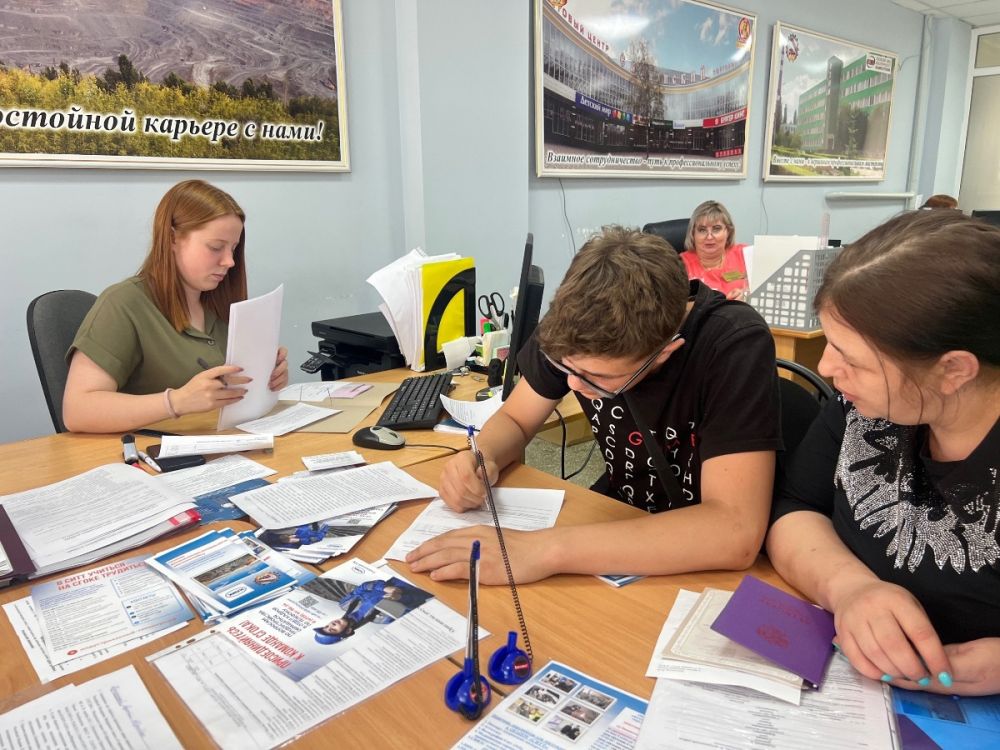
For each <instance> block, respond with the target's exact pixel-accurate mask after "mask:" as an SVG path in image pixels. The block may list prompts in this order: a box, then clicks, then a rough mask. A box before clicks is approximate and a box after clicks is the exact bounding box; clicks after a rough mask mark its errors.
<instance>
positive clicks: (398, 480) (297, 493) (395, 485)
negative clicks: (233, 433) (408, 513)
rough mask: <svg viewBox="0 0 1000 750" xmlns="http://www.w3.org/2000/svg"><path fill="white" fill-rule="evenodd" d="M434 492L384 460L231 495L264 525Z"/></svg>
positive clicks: (279, 524)
mask: <svg viewBox="0 0 1000 750" xmlns="http://www.w3.org/2000/svg"><path fill="white" fill-rule="evenodd" d="M435 495H437V490H435V489H434V488H433V487H430V486H428V485H426V484H424V483H423V482H418V481H417V480H416V479H414V478H413V477H411V476H410V475H409V474H407V473H406V472H405V471H403V470H402V469H399V468H397V467H396V466H394V465H393V464H392V463H390V462H388V461H384V462H382V463H378V464H372V465H371V466H359V467H358V468H356V469H345V470H344V471H338V472H335V473H331V474H326V475H324V476H320V477H315V478H313V479H302V480H299V481H295V482H278V483H276V484H272V485H271V486H269V487H261V488H260V489H257V490H251V491H250V492H244V493H242V494H239V495H233V497H232V498H230V499H231V500H232V502H233V503H234V504H235V505H236V506H237V507H238V508H239V509H240V510H242V511H243V512H244V513H246V514H247V515H249V516H250V517H251V518H253V519H254V520H256V521H257V522H258V523H259V524H260V525H261V526H263V527H264V528H265V529H281V528H285V527H287V526H301V525H302V524H306V523H312V522H313V521H321V520H323V519H324V518H332V517H333V516H342V515H344V514H345V513H352V512H354V511H357V510H364V509H365V508H374V507H375V506H376V505H387V504H388V503H398V502H402V501H404V500H417V499H418V498H425V497H434V496H435Z"/></svg>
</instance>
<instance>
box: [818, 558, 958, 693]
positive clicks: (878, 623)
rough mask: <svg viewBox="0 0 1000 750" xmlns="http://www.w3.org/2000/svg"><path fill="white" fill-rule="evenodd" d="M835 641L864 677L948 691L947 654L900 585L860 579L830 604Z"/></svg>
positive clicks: (949, 669)
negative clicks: (835, 632) (835, 634)
mask: <svg viewBox="0 0 1000 750" xmlns="http://www.w3.org/2000/svg"><path fill="white" fill-rule="evenodd" d="M831 605H832V609H833V613H834V623H835V625H836V629H837V642H839V646H840V648H841V650H842V651H843V652H844V655H845V656H847V658H848V659H850V661H851V664H853V665H854V668H855V669H857V670H858V671H859V672H861V673H862V674H863V675H865V676H866V677H870V678H872V679H874V680H882V681H884V682H889V681H892V683H893V684H894V685H899V686H900V687H906V686H911V685H912V686H913V687H914V689H929V688H931V686H933V689H936V690H938V691H939V692H950V688H951V685H952V682H953V677H954V672H953V669H952V662H951V660H950V658H949V653H948V652H947V651H946V649H945V647H944V646H942V645H941V640H940V639H939V638H938V635H937V632H936V631H935V630H934V626H933V625H931V622H930V620H929V619H928V618H927V613H926V612H924V608H923V607H922V606H920V603H919V602H918V601H917V599H916V597H914V596H913V594H911V593H910V592H909V591H907V590H906V589H904V588H903V587H902V586H897V585H895V584H893V583H886V582H885V581H880V580H872V579H870V578H867V579H858V580H856V581H854V582H852V584H851V585H849V586H847V587H845V588H843V589H842V590H841V591H838V594H837V597H836V599H835V600H834V601H832V602H831Z"/></svg>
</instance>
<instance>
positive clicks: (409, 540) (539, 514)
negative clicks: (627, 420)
mask: <svg viewBox="0 0 1000 750" xmlns="http://www.w3.org/2000/svg"><path fill="white" fill-rule="evenodd" d="M564 494H565V493H564V492H563V491H562V490H536V489H517V488H515V487H494V488H493V500H494V502H495V503H496V508H497V517H498V518H499V519H500V525H501V526H502V527H503V528H505V529H518V530H522V531H533V530H535V529H548V528H551V527H553V526H555V523H556V518H558V517H559V511H560V510H561V509H562V503H563V496H564ZM477 524H486V525H488V526H492V525H493V515H492V514H491V513H490V512H489V510H487V509H486V508H480V509H479V510H472V511H467V512H465V513H456V512H455V511H453V510H449V508H448V506H446V505H445V504H444V500H441V499H440V498H437V499H436V500H434V501H433V502H432V503H431V504H430V505H428V506H427V507H426V508H424V510H423V512H421V514H420V515H419V516H417V517H416V519H415V520H414V521H413V524H412V525H411V526H410V528H408V529H407V530H406V531H404V532H403V533H402V535H400V537H399V539H397V540H396V541H395V542H394V543H393V545H392V547H391V548H390V549H389V551H388V552H386V553H385V557H386V559H389V560H402V559H404V558H405V557H406V554H407V553H408V552H409V551H410V550H413V549H416V548H417V547H419V546H420V545H421V544H423V543H424V542H426V541H427V540H428V539H433V538H434V537H436V536H438V535H440V534H443V533H445V532H446V531H451V530H452V529H464V528H468V527H469V526H476V525H477Z"/></svg>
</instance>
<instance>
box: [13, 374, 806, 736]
mask: <svg viewBox="0 0 1000 750" xmlns="http://www.w3.org/2000/svg"><path fill="white" fill-rule="evenodd" d="M379 375H382V376H383V377H387V376H388V374H387V373H380V374H379ZM369 377H373V376H369ZM397 377H398V376H397ZM471 382H472V383H473V384H474V385H475V386H476V387H480V386H481V384H479V383H477V382H475V381H471ZM473 390H474V389H473ZM375 416H376V415H372V416H371V417H370V420H371V421H372V422H373V421H374V419H375ZM187 419H188V423H191V424H192V427H191V428H190V429H196V428H197V427H198V419H201V420H205V415H201V417H198V418H187ZM178 422H179V423H180V422H184V420H179V421H178ZM185 424H187V423H185ZM206 424H207V423H206ZM175 426H178V425H175ZM418 434H420V433H418V432H412V433H411V432H408V433H407V437H408V438H409V437H410V436H411V435H413V436H414V440H413V442H417V440H416V439H415V436H416V435H418ZM424 434H426V435H428V436H433V438H434V442H436V443H439V444H454V445H455V447H464V445H465V439H464V437H463V436H461V435H447V434H444V433H431V432H428V431H425V432H424ZM446 441H447V442H446ZM349 443H350V436H349V435H337V434H334V435H331V434H314V433H292V434H291V435H287V436H283V437H280V438H277V439H276V445H275V450H274V451H273V452H271V453H267V454H262V453H260V452H258V453H255V454H251V457H252V458H254V459H255V460H258V461H260V462H261V463H264V464H267V465H269V466H271V467H272V468H275V469H278V470H279V471H280V472H283V473H285V472H291V471H297V470H299V469H301V468H302V465H301V461H300V457H301V456H303V455H309V454H310V453H322V452H330V451H335V450H343V449H346V448H348V447H350V446H349ZM417 451H418V449H416V448H413V449H407V450H402V451H394V452H383V451H365V454H366V457H367V458H368V460H370V461H377V460H392V461H394V462H397V463H399V464H400V465H404V466H408V469H407V470H408V471H409V472H410V473H411V474H413V475H414V476H415V477H417V478H418V479H421V480H422V481H425V482H427V483H428V484H431V485H436V484H437V480H438V476H439V474H440V471H441V468H442V465H443V462H444V460H445V458H443V457H439V458H437V459H436V460H427V459H428V458H429V457H430V458H433V455H431V456H428V455H427V454H424V453H417ZM444 452H445V451H443V450H438V455H439V456H441V454H443V453H444ZM430 453H433V452H432V451H430ZM120 457H121V443H120V440H119V438H118V436H117V435H68V434H66V435H53V436H49V437H44V438H37V439H35V440H29V441H24V442H21V443H13V444H9V445H3V446H0V465H2V466H4V467H5V471H4V472H3V473H2V474H0V494H6V493H10V492H14V491H18V490H22V489H27V488H30V487H36V486H39V485H41V484H45V483H49V482H54V481H58V480H60V479H64V478H66V477H69V476H72V475H74V474H78V473H80V472H82V471H85V470H87V469H90V468H93V467H94V466H97V465H100V464H104V463H109V462H114V461H117V460H120ZM12 467H21V468H22V469H23V470H22V471H16V470H12ZM501 484H502V485H507V486H514V487H542V488H555V489H563V490H565V492H566V498H565V502H564V505H563V509H562V512H561V513H560V516H559V520H558V523H559V524H560V525H565V524H578V523H586V522H593V521H603V520H615V519H624V518H629V517H634V516H635V515H636V514H637V513H640V512H641V511H639V510H636V509H634V508H631V507H629V506H626V505H624V504H622V503H617V502H614V501H612V500H609V499H607V498H605V497H602V496H599V495H596V494H594V493H592V492H590V491H588V490H586V489H583V488H581V487H578V486H575V485H571V484H569V483H567V482H563V481H561V480H559V479H557V478H555V477H553V476H550V475H548V474H544V473H542V472H539V471H536V470H534V469H531V468H528V467H524V466H515V467H512V468H510V469H508V470H507V471H506V472H504V474H503V476H502V477H501ZM424 505H425V503H424V502H413V503H406V504H404V505H403V506H402V507H401V508H400V509H399V510H398V511H397V512H396V513H394V514H392V515H391V516H389V518H387V519H385V520H384V521H382V522H381V523H380V524H378V526H376V527H375V528H374V529H373V530H372V531H371V532H370V533H369V534H368V536H366V537H365V538H364V539H363V540H362V541H361V542H360V543H359V544H358V545H357V546H356V547H355V549H354V550H352V556H357V557H360V558H361V559H363V560H366V561H374V560H377V559H379V558H381V557H382V555H383V554H384V553H385V551H386V550H387V549H388V548H389V546H390V545H391V544H392V542H393V541H395V539H396V538H397V537H398V536H399V535H400V534H401V533H402V532H403V530H405V529H406V528H407V527H408V526H409V525H410V524H411V523H412V521H413V520H414V518H416V516H417V515H418V514H419V513H420V511H421V510H422V509H423V507H424ZM229 525H231V526H233V527H239V526H240V523H239V522H232V523H230V524H229ZM243 527H244V528H245V527H246V526H245V525H244V526H243ZM202 531H203V529H200V528H199V529H198V530H194V531H190V532H187V536H194V535H196V534H198V533H201V532H202ZM182 538H183V537H175V538H172V539H170V540H166V541H160V542H156V543H153V544H151V545H148V546H147V547H145V548H142V549H141V550H132V551H130V552H126V553H123V554H122V555H119V556H118V557H120V558H123V557H130V556H134V555H136V554H138V553H139V552H140V551H151V550H154V549H161V548H164V547H168V546H173V545H175V544H177V543H178V542H179V541H180V540H181V539H182ZM341 561H342V559H337V560H333V561H328V562H327V563H325V564H324V565H323V566H322V567H323V568H325V569H329V568H331V567H334V566H335V565H337V564H339V563H340V562H341ZM105 562H107V561H102V563H99V564H104V563H105ZM392 565H393V567H394V568H395V569H396V570H398V571H399V572H400V573H402V574H403V575H404V576H406V577H408V578H410V579H411V580H412V581H413V582H414V583H415V584H416V585H418V586H421V587H423V588H425V589H427V590H429V591H431V592H432V593H433V594H434V595H435V596H436V597H437V598H438V599H440V600H441V601H442V602H443V603H444V604H446V605H448V606H450V607H452V608H453V609H455V610H457V611H459V612H462V613H464V612H465V611H466V608H467V603H468V588H467V585H466V583H465V582H451V583H435V582H432V581H431V580H430V579H429V578H428V577H427V576H425V575H417V574H411V573H410V572H409V570H408V569H407V568H406V566H405V565H403V564H402V563H398V562H393V563H392ZM749 572H751V573H753V574H754V575H757V576H758V577H761V578H763V579H765V580H768V581H771V582H775V583H777V584H778V585H781V586H782V587H783V588H786V589H788V587H787V586H785V585H784V584H782V583H781V582H780V581H779V580H778V578H777V575H776V574H775V573H774V571H773V569H772V568H771V566H770V565H769V564H768V563H767V562H766V561H765V560H763V559H761V560H758V562H757V564H756V565H755V566H754V568H753V570H751V571H749ZM59 575H61V574H56V576H55V577H58V576H59ZM742 576H743V574H742V573H728V572H708V573H697V574H683V575H676V576H657V577H650V578H646V579H643V580H641V581H639V582H637V583H633V584H630V585H629V586H626V587H623V588H620V589H619V588H614V587H612V586H609V585H608V584H605V583H603V582H602V581H600V580H598V579H597V578H594V577H592V576H568V575H564V576H556V577H554V578H551V579H548V580H546V581H541V582H538V583H533V584H529V585H524V586H520V587H519V588H518V590H519V593H520V598H521V603H522V606H523V610H524V614H525V618H526V621H527V624H528V630H529V634H530V636H531V640H532V646H533V649H534V654H535V666H536V667H537V668H540V667H541V666H542V665H543V664H544V663H545V662H547V661H549V660H550V659H555V660H559V661H563V662H565V663H566V664H568V665H570V666H572V667H573V668H575V669H578V670H580V671H583V672H586V673H589V674H591V675H593V676H594V677H596V678H598V679H601V680H604V681H606V682H609V683H611V684H613V685H615V686H617V687H620V688H623V689H625V690H628V691H630V692H632V693H635V694H637V695H639V696H641V697H643V698H648V697H649V695H650V694H651V692H652V689H653V685H654V681H653V680H652V679H649V678H647V677H645V676H644V675H645V671H646V666H647V664H648V661H649V658H650V655H651V652H652V648H653V645H654V643H655V641H656V637H657V635H658V634H659V631H660V628H661V627H662V624H663V621H664V619H665V618H666V615H667V612H668V611H669V609H670V606H671V605H672V603H673V601H674V598H675V596H676V594H677V591H678V590H679V589H680V588H689V589H692V590H696V591H700V590H701V589H703V588H705V587H706V586H715V587H719V588H729V589H731V588H733V587H735V585H736V584H737V583H738V582H739V580H740V579H741V578H742ZM30 585H31V584H20V585H15V586H13V587H11V588H9V589H6V590H0V603H6V602H9V601H12V600H15V599H19V598H21V597H23V596H27V595H28V594H29V593H30ZM480 621H481V623H482V625H483V627H485V628H487V629H488V630H490V631H491V633H492V635H491V636H490V637H489V638H488V639H486V640H485V641H484V642H483V644H482V646H481V654H483V655H484V661H485V657H488V656H489V654H490V653H492V651H493V650H494V649H495V648H497V647H498V646H499V645H501V644H502V643H503V642H504V640H505V637H506V632H507V631H508V630H511V629H516V628H517V619H516V616H515V613H514V608H513V604H512V602H511V598H510V593H509V590H508V589H507V587H506V586H492V587H483V588H482V589H481V591H480ZM202 629H203V626H202V624H201V623H200V622H193V623H190V624H188V625H187V626H186V627H185V628H184V629H182V630H180V631H177V632H176V633H171V634H169V635H168V636H165V637H164V638H161V639H158V640H157V641H153V642H151V643H149V644H146V645H144V646H143V647H141V648H138V649H134V650H132V651H129V652H127V653H125V654H122V655H119V656H117V657H114V658H112V659H110V660H108V661H105V662H101V663H100V664H96V665H93V666H91V667H88V668H87V669H85V670H82V671H81V672H78V673H76V674H74V675H68V676H66V677H62V678H60V679H58V680H56V681H54V682H53V683H51V687H59V686H62V685H64V684H67V683H70V682H77V683H80V682H83V681H85V680H87V679H91V678H93V677H96V676H98V675H103V674H107V673H109V672H111V671H114V670H116V669H119V668H121V667H123V666H126V665H128V664H133V665H134V666H135V667H136V669H137V670H138V672H139V674H140V675H141V677H142V679H143V681H144V682H145V684H146V686H147V688H148V689H149V690H150V693H151V694H152V695H153V697H154V700H155V701H156V703H157V705H158V706H159V708H160V710H161V712H162V713H163V715H164V716H165V717H166V719H167V721H168V723H169V724H170V725H171V727H172V729H173V730H174V732H175V733H176V734H177V736H178V738H179V739H180V741H181V742H182V744H183V745H184V746H185V747H208V746H211V743H210V741H209V740H208V737H207V735H206V733H205V731H204V729H202V727H201V725H200V723H199V722H198V721H197V720H196V719H195V718H194V716H193V715H192V714H191V713H190V711H189V710H188V709H187V707H186V706H185V705H184V704H183V702H182V701H181V700H180V699H179V698H178V697H177V695H176V694H175V693H174V692H173V691H172V689H171V688H170V687H169V686H168V685H167V683H166V682H165V680H163V678H162V677H161V676H160V674H159V672H158V670H156V669H155V667H152V666H150V665H149V664H147V663H146V661H145V657H146V656H147V655H149V654H151V653H154V652H156V651H159V650H161V649H162V648H165V647H167V646H169V645H171V644H174V643H178V642H180V641H182V640H184V639H185V638H188V637H190V636H191V635H193V634H195V633H197V632H199V631H201V630H202ZM0 639H2V640H0V642H2V643H3V644H4V646H5V648H4V659H3V660H2V663H0V710H3V708H4V707H5V706H4V704H5V703H8V704H9V703H11V702H13V701H12V699H13V700H14V701H17V702H20V701H21V700H28V699H30V698H32V697H36V695H37V694H38V693H40V692H41V691H43V690H45V689H49V686H45V687H44V688H43V687H42V686H40V685H39V683H38V678H37V676H36V674H35V672H34V669H33V668H32V667H31V666H30V664H29V663H28V660H27V656H26V654H25V653H24V652H23V650H22V649H21V648H20V645H19V642H18V641H17V637H16V635H15V634H14V632H13V630H12V628H11V625H10V623H9V622H8V621H7V618H6V616H5V615H3V616H0ZM460 658H461V654H453V655H452V657H451V658H450V660H442V661H440V662H437V663H435V664H433V665H431V666H430V667H428V668H426V669H423V670H421V671H420V672H418V673H417V674H414V675H412V676H410V677H408V678H405V679H404V680H402V681H400V682H399V683H396V684H395V685H393V686H391V687H390V688H388V689H387V690H385V691H383V692H381V693H380V694H378V695H377V696H375V697H373V698H371V699H369V700H367V701H364V702H363V703H361V704H360V705H359V706H356V707H355V708H352V709H350V710H349V711H347V712H345V713H343V714H341V715H339V716H335V717H333V718H332V719H330V720H328V721H327V722H325V723H323V724H321V725H319V726H318V727H317V728H315V729H314V730H312V731H310V732H308V733H306V734H305V735H304V736H303V737H301V738H300V739H298V740H297V741H296V742H295V743H293V744H294V746H295V747H302V748H313V747H315V748H320V747H329V746H330V741H331V738H333V737H336V739H337V740H338V741H340V742H343V743H345V744H362V743H364V744H365V745H366V746H373V747H450V746H451V745H452V744H454V742H456V741H457V740H458V739H459V738H460V737H461V736H462V735H463V734H465V732H467V731H468V730H469V728H470V727H471V724H470V723H469V722H467V721H465V720H464V719H462V718H461V717H459V716H458V715H457V714H455V713H453V712H451V711H448V710H447V709H446V708H445V706H444V704H443V701H442V693H443V688H444V685H445V682H446V681H447V680H448V678H449V677H451V676H452V675H453V674H454V673H455V672H456V671H457V669H458V666H457V665H458V664H459V663H460ZM507 691H508V689H507V688H506V687H504V686H499V688H498V689H497V690H496V692H497V695H496V696H495V697H494V700H493V703H492V706H491V707H495V706H496V705H497V704H498V703H499V702H500V700H501V697H502V695H503V694H505V693H506V692H507ZM15 694H17V697H16V698H14V696H15ZM7 707H9V705H8V706H7Z"/></svg>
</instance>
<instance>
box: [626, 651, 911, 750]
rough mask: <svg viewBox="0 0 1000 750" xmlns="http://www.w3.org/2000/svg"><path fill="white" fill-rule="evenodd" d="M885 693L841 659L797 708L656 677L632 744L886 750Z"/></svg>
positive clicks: (647, 749) (677, 749) (646, 747)
mask: <svg viewBox="0 0 1000 750" xmlns="http://www.w3.org/2000/svg"><path fill="white" fill-rule="evenodd" d="M886 690H887V689H886ZM886 696H887V692H884V691H883V686H882V684H881V683H878V682H875V681H874V680H869V679H868V678H867V677H863V676H862V675H861V674H859V673H858V672H856V671H854V668H853V667H851V665H850V664H849V663H847V661H846V660H845V659H841V658H835V659H834V660H833V661H832V662H831V663H830V669H829V671H828V672H827V675H826V680H825V681H824V682H823V687H822V689H821V690H809V691H806V693H805V694H804V695H803V696H802V705H800V706H792V705H789V704H788V703H785V702H784V701H779V700H778V699H776V698H771V697H769V696H766V695H761V694H760V693H757V692H755V691H753V690H747V689H746V688H729V687H721V686H717V685H697V684H695V683H692V682H681V681H678V680H657V681H656V687H655V688H654V690H653V697H652V698H650V701H649V708H648V709H647V710H646V718H645V720H644V721H643V723H642V731H641V733H640V735H639V743H638V745H637V746H636V748H637V750H688V749H690V750H704V748H707V747H710V748H713V750H745V748H750V747H752V748H760V749H762V750H768V749H774V750H778V749H779V748H782V749H783V748H794V749H796V750H798V749H799V748H803V749H804V748H820V747H821V748H823V749H824V750H885V749H886V748H891V747H894V745H893V733H892V728H891V724H892V721H893V719H892V713H891V711H890V710H889V704H888V701H887V697H886Z"/></svg>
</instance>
